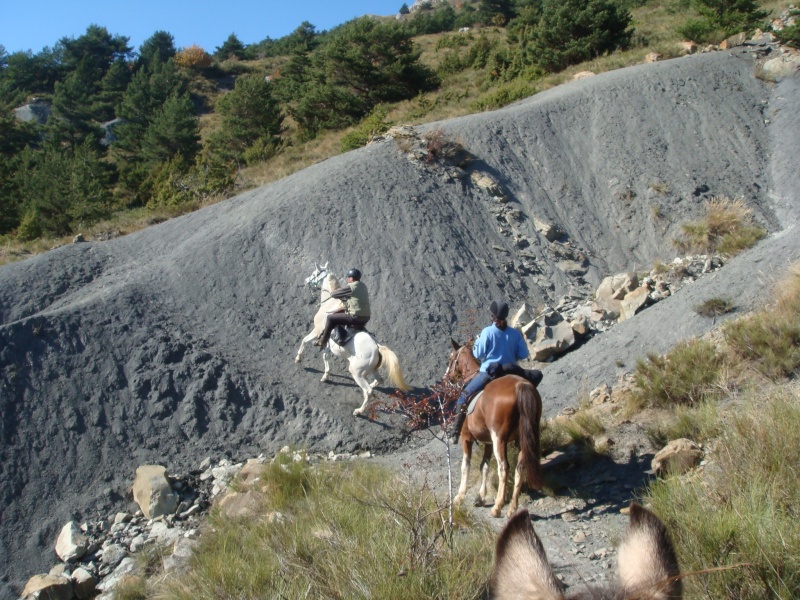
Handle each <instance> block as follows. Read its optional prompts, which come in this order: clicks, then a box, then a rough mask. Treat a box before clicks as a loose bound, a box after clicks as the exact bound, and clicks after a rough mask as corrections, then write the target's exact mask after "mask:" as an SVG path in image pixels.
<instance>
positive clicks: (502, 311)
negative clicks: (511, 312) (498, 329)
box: [489, 300, 508, 321]
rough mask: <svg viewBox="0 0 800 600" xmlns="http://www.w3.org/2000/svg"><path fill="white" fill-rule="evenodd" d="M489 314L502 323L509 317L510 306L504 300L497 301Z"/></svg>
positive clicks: (493, 303)
mask: <svg viewBox="0 0 800 600" xmlns="http://www.w3.org/2000/svg"><path fill="white" fill-rule="evenodd" d="M489 312H490V313H492V316H493V317H494V318H495V319H497V320H499V321H502V320H503V319H505V318H506V317H507V316H508V304H506V303H505V302H503V301H502V300H495V301H494V302H492V304H491V306H490V307H489Z"/></svg>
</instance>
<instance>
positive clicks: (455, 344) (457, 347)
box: [450, 338, 461, 350]
mask: <svg viewBox="0 0 800 600" xmlns="http://www.w3.org/2000/svg"><path fill="white" fill-rule="evenodd" d="M450 343H451V344H453V350H458V349H459V348H460V347H461V346H459V345H458V342H457V341H455V340H454V339H453V338H450Z"/></svg>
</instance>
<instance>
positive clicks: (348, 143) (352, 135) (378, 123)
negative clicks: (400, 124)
mask: <svg viewBox="0 0 800 600" xmlns="http://www.w3.org/2000/svg"><path fill="white" fill-rule="evenodd" d="M386 115H387V109H386V107H385V106H382V105H378V106H376V107H375V108H374V109H372V112H371V113H369V114H368V115H367V116H366V117H365V118H364V119H363V120H362V121H361V122H360V123H359V124H358V125H357V126H356V128H355V129H354V130H353V131H350V132H348V133H347V134H346V135H345V136H344V137H343V138H342V152H347V151H349V150H355V149H356V148H362V147H363V146H366V145H367V142H369V141H370V140H371V139H372V137H373V136H375V135H380V134H382V133H385V132H386V131H388V130H389V128H390V127H391V126H392V123H391V122H390V121H387V120H386Z"/></svg>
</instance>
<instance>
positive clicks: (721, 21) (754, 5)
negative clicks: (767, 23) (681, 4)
mask: <svg viewBox="0 0 800 600" xmlns="http://www.w3.org/2000/svg"><path fill="white" fill-rule="evenodd" d="M694 7H695V9H697V12H699V13H700V15H701V16H702V17H703V18H705V19H706V20H707V21H708V22H709V23H710V24H712V25H715V26H719V27H721V28H722V30H723V31H724V32H725V35H733V34H735V33H739V32H740V31H749V30H751V29H755V28H756V27H758V26H760V25H761V24H762V22H763V20H764V19H766V18H767V16H769V11H768V10H765V9H762V8H760V7H759V4H758V2H756V0H694Z"/></svg>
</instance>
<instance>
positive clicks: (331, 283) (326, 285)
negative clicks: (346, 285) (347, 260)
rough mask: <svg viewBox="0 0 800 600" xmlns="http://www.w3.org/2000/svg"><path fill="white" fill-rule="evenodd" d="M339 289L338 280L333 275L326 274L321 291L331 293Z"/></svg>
mask: <svg viewBox="0 0 800 600" xmlns="http://www.w3.org/2000/svg"><path fill="white" fill-rule="evenodd" d="M338 289H339V280H338V279H337V278H336V275H334V274H333V273H327V274H326V275H325V277H324V278H323V280H322V291H323V292H332V291H334V290H338Z"/></svg>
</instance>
